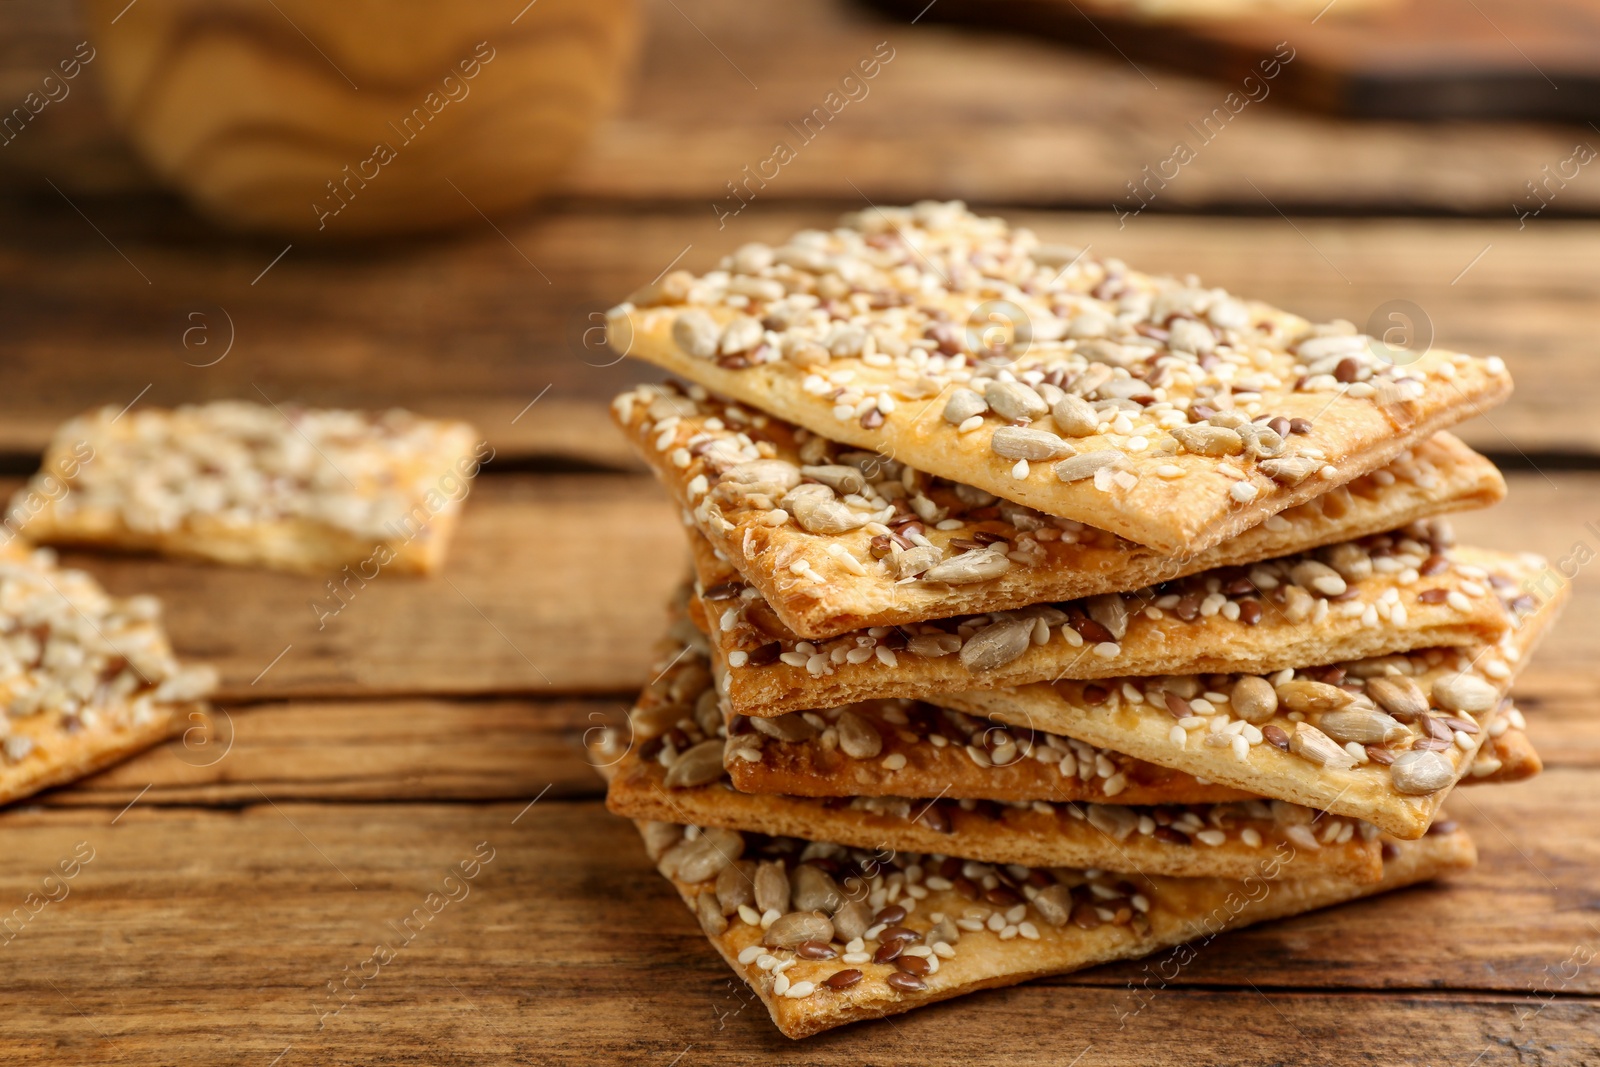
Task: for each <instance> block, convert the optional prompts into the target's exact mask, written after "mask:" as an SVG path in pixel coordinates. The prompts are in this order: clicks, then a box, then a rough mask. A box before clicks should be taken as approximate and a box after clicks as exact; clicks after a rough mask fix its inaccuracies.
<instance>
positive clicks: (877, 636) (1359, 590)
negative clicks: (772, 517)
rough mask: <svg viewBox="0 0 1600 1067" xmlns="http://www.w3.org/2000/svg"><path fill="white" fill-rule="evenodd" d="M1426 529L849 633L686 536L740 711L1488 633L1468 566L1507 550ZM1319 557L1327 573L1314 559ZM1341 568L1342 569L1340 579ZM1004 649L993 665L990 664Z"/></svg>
mask: <svg viewBox="0 0 1600 1067" xmlns="http://www.w3.org/2000/svg"><path fill="white" fill-rule="evenodd" d="M1444 536H1445V535H1444V531H1443V530H1442V528H1441V527H1440V526H1439V525H1438V524H1417V525H1415V526H1414V527H1413V528H1411V529H1409V530H1408V531H1405V532H1401V533H1397V534H1395V535H1393V536H1391V535H1386V534H1385V535H1378V536H1375V537H1371V538H1365V539H1363V540H1362V541H1359V542H1344V543H1342V544H1340V545H1336V546H1331V547H1330V548H1328V549H1323V550H1319V552H1318V555H1317V558H1311V557H1287V558H1284V559H1278V560H1269V561H1265V562H1262V563H1257V564H1254V565H1252V566H1250V567H1231V568H1222V569H1220V570H1217V571H1208V572H1203V573H1201V574H1197V575H1191V576H1189V577H1186V578H1180V579H1177V580H1175V581H1173V582H1169V583H1163V584H1162V585H1161V586H1159V587H1156V588H1149V589H1140V590H1135V591H1133V592H1131V593H1107V594H1102V595H1101V596H1099V597H1094V598H1091V599H1089V600H1087V601H1074V602H1070V603H1067V604H1063V605H1059V606H1057V605H1036V606H1033V607H1029V608H1024V609H1021V610H1020V611H1016V612H1008V613H999V614H990V615H979V616H966V617H956V618H951V619H939V620H932V621H927V622H920V623H908V624H906V625H904V626H901V627H897V628H894V629H889V628H873V629H870V630H866V631H853V632H851V633H849V634H844V635H841V636H839V637H835V638H832V639H830V640H828V641H826V642H819V643H813V642H809V641H802V640H800V639H799V638H797V637H795V636H794V635H793V634H792V633H790V632H789V631H788V629H787V627H785V626H784V625H783V623H782V621H781V620H779V619H778V618H777V616H776V614H775V613H774V612H773V611H772V609H771V608H770V607H768V606H767V605H766V603H765V601H763V600H762V599H761V597H760V595H759V594H758V593H757V592H756V590H755V589H754V588H753V587H749V586H744V585H742V584H740V583H739V582H738V581H737V572H735V571H734V570H733V569H732V568H731V567H730V566H728V565H727V564H726V563H723V562H721V561H720V560H717V559H716V557H715V555H714V554H713V553H712V552H711V551H710V549H709V546H708V544H707V542H706V541H705V539H704V538H701V537H699V536H698V535H691V538H690V540H691V542H692V544H693V547H694V558H695V567H696V570H697V572H698V574H699V577H700V594H701V596H702V598H708V597H709V598H711V599H708V600H707V602H706V603H705V604H704V605H703V608H704V611H703V614H704V617H705V620H706V622H707V623H708V625H709V626H710V633H711V643H712V645H713V647H714V648H715V649H716V654H717V658H718V661H719V666H721V667H723V668H724V669H725V676H724V686H725V689H724V692H725V694H726V696H727V697H728V700H729V703H730V704H731V706H732V707H733V710H735V711H737V712H740V713H742V714H746V715H777V714H781V713H783V712H787V711H800V710H806V709H810V708H822V707H837V706H839V705H841V704H850V703H855V702H857V701H862V700H872V699H879V698H883V697H906V698H913V699H929V700H936V701H939V700H941V699H942V694H944V693H947V692H955V691H962V690H966V689H971V688H982V689H996V688H1000V687H1003V686H1015V685H1022V684H1026V683H1029V682H1036V681H1042V680H1047V679H1058V678H1080V679H1095V678H1114V677H1122V676H1129V675H1152V674H1193V673H1203V672H1209V671H1218V672H1249V673H1262V672H1266V671H1272V670H1280V669H1282V668H1285V667H1299V666H1303V665H1306V664H1315V663H1337V662H1341V661H1344V660H1350V659H1360V658H1365V657H1368V656H1377V655H1384V654H1388V653H1393V652H1403V651H1408V650H1410V649H1414V648H1421V647H1427V646H1435V645H1477V644H1483V643H1486V642H1493V641H1494V640H1496V639H1498V637H1499V636H1500V635H1501V634H1502V633H1504V632H1505V629H1506V627H1507V626H1508V621H1507V618H1506V614H1505V611H1504V609H1503V608H1502V606H1501V604H1500V602H1499V600H1498V599H1497V598H1496V596H1495V595H1494V594H1493V593H1492V592H1490V591H1489V590H1488V589H1487V588H1485V587H1484V583H1483V582H1482V581H1479V580H1477V579H1475V578H1473V577H1470V575H1478V576H1479V577H1480V578H1481V577H1482V570H1481V569H1480V566H1479V564H1481V565H1483V566H1489V567H1491V568H1492V567H1500V566H1514V565H1515V564H1516V563H1517V557H1514V556H1506V555H1501V554H1496V553H1487V554H1478V555H1472V556H1471V559H1472V560H1473V561H1474V562H1473V563H1472V564H1469V565H1468V566H1467V568H1466V570H1465V571H1463V570H1462V568H1461V567H1460V566H1458V565H1457V563H1456V558H1457V555H1458V553H1459V552H1460V551H1466V550H1456V549H1452V548H1449V547H1447V544H1446V542H1445V540H1444ZM1321 559H1326V560H1329V561H1331V562H1332V563H1333V564H1334V565H1335V566H1337V567H1338V568H1341V569H1342V572H1343V573H1342V574H1341V573H1339V572H1336V571H1335V570H1334V569H1333V567H1330V566H1328V565H1327V564H1324V563H1322V562H1319V560H1321ZM1346 576H1347V577H1346ZM1006 657H1009V658H1006Z"/></svg>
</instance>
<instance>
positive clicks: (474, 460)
mask: <svg viewBox="0 0 1600 1067" xmlns="http://www.w3.org/2000/svg"><path fill="white" fill-rule="evenodd" d="M478 441H479V438H478V435H477V432H476V431H475V430H474V429H473V428H472V427H471V426H469V425H467V424H466V423H461V422H441V421H438V420H434V419H425V418H422V417H420V416H417V415H412V414H410V413H408V412H404V411H399V410H393V411H388V412H384V413H382V414H376V415H367V414H363V413H361V412H353V411H335V410H313V409H306V408H299V407H293V408H280V407H277V406H272V407H268V406H263V405H259V404H249V403H243V402H238V401H219V402H215V403H210V404H202V405H193V406H185V407H180V408H177V409H172V410H166V409H156V408H146V409H141V410H135V411H128V412H118V411H117V410H116V409H114V408H109V407H108V408H103V409H101V410H99V411H94V412H89V413H87V414H85V415H81V416H79V417H77V418H75V419H71V420H69V421H68V422H66V423H64V424H63V425H62V426H61V427H60V429H58V430H57V431H56V434H55V437H54V438H53V439H52V440H51V443H50V447H49V449H48V451H47V452H46V454H45V459H44V465H43V468H42V469H41V470H40V472H39V473H38V474H36V475H35V476H34V477H33V479H32V480H31V481H30V482H29V483H28V485H27V486H26V487H25V488H24V489H22V490H20V491H19V492H18V493H17V495H16V496H15V497H13V498H12V501H11V504H10V510H9V512H8V519H7V523H6V525H7V527H8V528H9V529H10V531H11V532H16V531H19V530H20V531H21V532H22V533H23V534H24V536H26V537H27V538H28V539H29V540H31V541H34V542H36V543H40V544H62V545H87V546H92V547H96V548H112V549H120V550H125V551H137V552H160V553H164V554H167V555H173V556H184V557H189V558H195V559H204V560H210V561H213V562H218V563H226V564H236V565H243V566H262V567H271V568H275V569H278V570H287V571H295V572H300V573H311V574H326V573H328V572H330V571H337V570H339V569H340V568H341V567H344V566H346V565H350V566H352V567H353V568H355V570H356V572H357V573H359V574H360V575H361V577H362V578H364V579H366V580H370V579H371V578H372V577H373V576H374V575H376V574H377V573H378V571H379V570H390V571H396V572H400V573H430V572H433V571H436V570H438V569H439V568H440V567H441V566H442V565H443V563H444V555H445V550H446V547H447V545H448V543H449V540H450V535H451V533H452V532H453V530H454V528H455V525H456V521H457V518H458V516H459V513H460V510H461V501H462V499H463V498H464V497H465V496H466V493H467V489H468V484H469V482H470V479H471V477H472V475H474V474H475V473H476V472H477V470H478V468H479V466H480V465H481V464H482V463H483V462H485V461H487V459H489V458H492V456H493V452H492V450H489V449H488V446H487V445H486V444H485V445H479V444H478ZM368 572H370V573H368Z"/></svg>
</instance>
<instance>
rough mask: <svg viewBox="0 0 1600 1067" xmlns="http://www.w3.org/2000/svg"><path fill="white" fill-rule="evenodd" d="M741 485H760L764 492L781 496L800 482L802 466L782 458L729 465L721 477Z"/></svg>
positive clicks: (722, 479) (723, 479)
mask: <svg viewBox="0 0 1600 1067" xmlns="http://www.w3.org/2000/svg"><path fill="white" fill-rule="evenodd" d="M720 480H721V481H724V482H735V483H737V484H739V485H747V486H752V487H756V486H759V487H760V488H761V490H762V491H763V492H767V493H769V494H770V495H772V496H781V495H782V494H784V493H787V492H788V491H789V490H791V489H793V488H794V487H795V486H797V485H799V484H800V468H799V467H796V466H795V465H794V464H793V463H790V462H788V461H787V460H782V459H757V460H751V461H750V462H749V463H741V464H739V465H738V466H735V467H729V468H728V469H727V470H725V471H723V472H722V477H721V479H720Z"/></svg>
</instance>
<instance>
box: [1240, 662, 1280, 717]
mask: <svg viewBox="0 0 1600 1067" xmlns="http://www.w3.org/2000/svg"><path fill="white" fill-rule="evenodd" d="M1231 703H1232V704H1233V713H1234V714H1235V715H1237V716H1238V717H1239V718H1241V719H1243V720H1244V721H1245V722H1249V723H1256V724H1257V725H1259V724H1261V723H1264V722H1266V721H1267V720H1268V719H1270V718H1272V716H1273V715H1275V714H1277V711H1278V693H1277V691H1276V690H1275V689H1273V688H1272V683H1271V682H1269V681H1267V680H1266V679H1265V678H1258V677H1256V676H1255V675H1253V674H1247V675H1245V676H1244V677H1242V678H1240V679H1239V680H1238V681H1237V682H1235V683H1233V694H1232V697H1231Z"/></svg>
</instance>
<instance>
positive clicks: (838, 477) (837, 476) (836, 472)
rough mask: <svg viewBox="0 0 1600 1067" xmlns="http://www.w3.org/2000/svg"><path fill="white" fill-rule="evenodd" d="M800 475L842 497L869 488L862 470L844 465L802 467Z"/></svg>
mask: <svg viewBox="0 0 1600 1067" xmlns="http://www.w3.org/2000/svg"><path fill="white" fill-rule="evenodd" d="M800 473H801V474H803V475H805V476H806V477H807V478H810V479H811V480H812V481H814V482H821V483H822V484H823V485H825V486H827V487H828V488H829V489H832V490H833V491H834V492H835V493H839V494H841V495H844V494H848V493H859V492H861V490H863V489H865V488H866V486H867V479H866V476H865V475H863V474H862V473H861V470H860V468H857V467H846V466H844V465H843V464H829V465H828V466H823V467H801V468H800Z"/></svg>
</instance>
